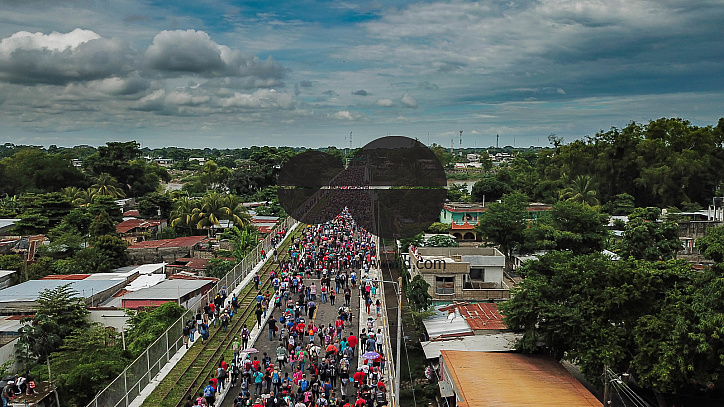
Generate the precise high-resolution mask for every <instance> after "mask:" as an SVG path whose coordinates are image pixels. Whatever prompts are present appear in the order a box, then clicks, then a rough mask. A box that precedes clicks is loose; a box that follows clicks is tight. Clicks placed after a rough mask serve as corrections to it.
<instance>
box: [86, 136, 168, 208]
mask: <svg viewBox="0 0 724 407" xmlns="http://www.w3.org/2000/svg"><path fill="white" fill-rule="evenodd" d="M140 157H141V149H140V148H139V144H138V143H137V142H135V141H129V142H108V143H106V145H105V146H101V147H98V151H97V152H96V153H95V154H93V155H91V156H89V157H88V158H87V159H86V160H85V161H84V162H83V164H84V166H85V167H86V168H87V169H88V170H89V171H90V172H91V173H92V174H95V175H96V177H98V176H100V175H101V174H103V173H106V174H108V175H110V177H112V178H113V179H115V180H116V181H118V184H119V187H120V188H121V189H122V191H123V193H124V194H125V195H126V196H135V197H139V196H143V195H145V194H148V193H150V192H153V191H155V190H156V189H157V188H158V185H159V182H160V181H161V180H164V181H168V180H170V177H169V175H168V172H167V171H166V170H165V169H164V168H161V167H159V166H158V165H155V164H148V163H146V161H145V160H143V159H141V158H140Z"/></svg>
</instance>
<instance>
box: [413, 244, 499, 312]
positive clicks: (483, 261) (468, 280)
mask: <svg viewBox="0 0 724 407" xmlns="http://www.w3.org/2000/svg"><path fill="white" fill-rule="evenodd" d="M504 267H505V256H504V255H503V254H502V253H501V252H500V251H499V250H498V249H495V248H493V247H421V248H417V247H415V246H410V275H411V277H415V276H416V275H418V274H419V275H422V277H423V278H424V279H425V281H427V283H428V284H430V288H429V293H430V295H431V296H432V299H433V301H490V300H495V301H501V300H506V299H508V298H510V289H509V287H508V286H507V285H506V284H505V282H504V281H503V268H504Z"/></svg>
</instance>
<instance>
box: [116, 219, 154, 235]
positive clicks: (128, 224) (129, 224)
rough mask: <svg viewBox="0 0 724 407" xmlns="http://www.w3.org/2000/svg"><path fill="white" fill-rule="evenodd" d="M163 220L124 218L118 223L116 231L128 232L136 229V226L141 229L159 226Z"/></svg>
mask: <svg viewBox="0 0 724 407" xmlns="http://www.w3.org/2000/svg"><path fill="white" fill-rule="evenodd" d="M161 222H163V221H162V220H156V219H151V220H145V219H128V220H124V221H123V222H121V223H119V224H117V225H116V232H118V233H128V232H129V231H131V230H133V229H135V228H141V229H148V228H152V227H157V226H158V225H160V224H161Z"/></svg>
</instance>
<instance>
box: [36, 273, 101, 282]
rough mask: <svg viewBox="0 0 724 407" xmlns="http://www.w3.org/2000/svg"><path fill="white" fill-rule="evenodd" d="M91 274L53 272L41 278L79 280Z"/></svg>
mask: <svg viewBox="0 0 724 407" xmlns="http://www.w3.org/2000/svg"><path fill="white" fill-rule="evenodd" d="M89 276H90V274H51V275H49V276H45V277H43V278H41V280H68V281H77V280H84V279H86V278H88V277H89Z"/></svg>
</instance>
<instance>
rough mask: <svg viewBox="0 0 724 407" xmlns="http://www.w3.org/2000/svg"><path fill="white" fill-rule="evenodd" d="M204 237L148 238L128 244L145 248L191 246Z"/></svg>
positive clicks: (131, 247)
mask: <svg viewBox="0 0 724 407" xmlns="http://www.w3.org/2000/svg"><path fill="white" fill-rule="evenodd" d="M205 239H206V236H187V237H177V238H175V239H161V240H148V241H145V242H138V243H136V244H134V245H131V246H128V248H129V249H147V248H158V247H191V246H193V245H195V244H197V243H199V242H202V241H203V240H205Z"/></svg>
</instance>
